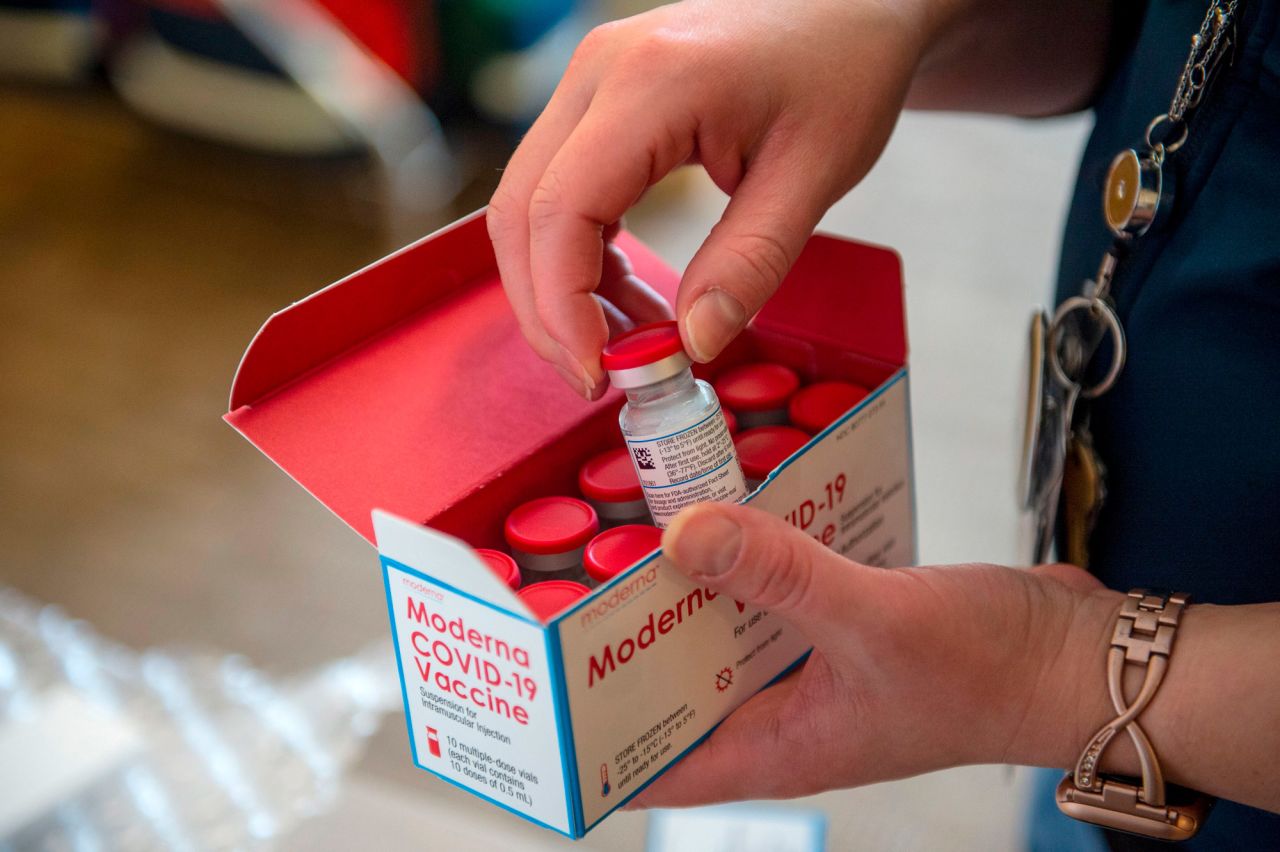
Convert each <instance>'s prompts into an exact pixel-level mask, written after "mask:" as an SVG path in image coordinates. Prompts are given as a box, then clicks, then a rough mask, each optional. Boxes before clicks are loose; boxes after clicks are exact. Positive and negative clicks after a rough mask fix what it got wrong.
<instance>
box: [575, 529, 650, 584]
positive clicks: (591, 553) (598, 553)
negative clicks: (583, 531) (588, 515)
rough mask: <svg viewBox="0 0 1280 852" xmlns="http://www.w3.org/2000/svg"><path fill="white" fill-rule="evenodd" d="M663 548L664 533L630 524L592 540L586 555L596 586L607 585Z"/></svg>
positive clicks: (583, 557)
mask: <svg viewBox="0 0 1280 852" xmlns="http://www.w3.org/2000/svg"><path fill="white" fill-rule="evenodd" d="M661 546H662V530H660V529H658V528H657V527H653V526H648V525H644V524H627V525H626V526H621V527H614V528H613V529H611V530H605V531H604V532H602V533H600V535H598V536H596V537H595V538H593V539H591V542H590V543H589V544H588V545H587V549H586V550H585V551H584V552H583V554H582V564H583V566H584V567H585V568H586V569H587V576H588V577H590V578H591V580H592V582H593V583H594V584H595V585H600V584H602V583H607V582H609V581H610V580H612V579H613V578H614V577H616V576H618V575H619V574H621V573H622V572H623V571H625V570H627V569H628V568H630V567H631V566H632V565H635V564H636V563H637V562H639V561H640V560H641V559H643V558H644V557H646V556H648V555H649V554H650V553H653V552H654V551H655V550H657V549H658V548H659V547H661Z"/></svg>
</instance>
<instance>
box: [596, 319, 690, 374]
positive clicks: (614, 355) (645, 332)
mask: <svg viewBox="0 0 1280 852" xmlns="http://www.w3.org/2000/svg"><path fill="white" fill-rule="evenodd" d="M681 354H684V343H683V342H681V340H680V330H679V328H678V327H677V326H676V324H675V322H674V321H667V322H653V323H649V324H648V325H641V326H637V327H635V328H633V329H631V331H628V332H625V333H624V334H620V335H618V336H617V337H615V338H614V339H613V340H610V341H609V342H608V343H606V344H605V347H604V353H603V354H602V355H601V358H600V364H601V366H603V367H604V368H605V369H606V370H634V369H635V368H636V367H644V366H647V365H649V364H652V363H654V362H656V361H661V360H662V359H663V358H670V357H671V356H672V355H681Z"/></svg>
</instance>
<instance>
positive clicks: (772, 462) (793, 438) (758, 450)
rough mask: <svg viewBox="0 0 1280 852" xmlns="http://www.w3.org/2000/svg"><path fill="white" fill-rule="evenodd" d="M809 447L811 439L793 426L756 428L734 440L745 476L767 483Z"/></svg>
mask: <svg viewBox="0 0 1280 852" xmlns="http://www.w3.org/2000/svg"><path fill="white" fill-rule="evenodd" d="M807 443H809V436H808V435H806V434H805V433H804V432H801V431H800V430H799V429H796V428H794V427H792V426H757V427H756V428H754V429H748V430H747V431H745V432H743V433H742V434H741V435H739V436H738V437H736V438H734V439H733V445H734V446H735V447H737V448H738V461H739V462H741V463H742V472H743V473H744V474H746V476H747V478H748V479H764V478H765V477H766V476H768V475H769V472H770V471H772V470H773V469H774V468H775V467H777V466H778V465H780V464H782V462H783V461H784V460H785V459H786V458H787V456H789V455H791V454H792V453H794V452H795V451H796V450H798V449H800V448H801V447H803V446H804V445H805V444H807Z"/></svg>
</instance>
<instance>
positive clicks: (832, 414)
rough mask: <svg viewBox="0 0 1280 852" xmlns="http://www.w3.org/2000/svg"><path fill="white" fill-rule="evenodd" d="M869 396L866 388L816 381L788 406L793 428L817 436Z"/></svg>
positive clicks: (798, 394) (842, 383)
mask: <svg viewBox="0 0 1280 852" xmlns="http://www.w3.org/2000/svg"><path fill="white" fill-rule="evenodd" d="M869 393H870V391H868V390H867V389H866V388H864V387H861V386H859V385H855V384H851V383H849V382H814V383H813V384H811V385H809V386H808V387H805V388H801V389H800V390H799V391H797V392H796V395H795V396H793V397H791V403H790V404H789V405H788V406H787V411H788V413H789V414H790V416H791V425H792V426H794V427H796V428H797V429H800V430H802V431H804V432H808V433H809V434H810V435H816V434H818V433H819V432H821V431H822V430H823V429H825V428H827V427H828V426H830V425H831V424H832V423H834V422H835V421H836V420H837V419H839V418H840V417H841V416H842V415H843V414H844V413H845V412H846V411H848V410H849V409H850V408H853V407H854V406H855V405H857V404H858V403H860V402H862V400H864V399H866V398H867V394H869Z"/></svg>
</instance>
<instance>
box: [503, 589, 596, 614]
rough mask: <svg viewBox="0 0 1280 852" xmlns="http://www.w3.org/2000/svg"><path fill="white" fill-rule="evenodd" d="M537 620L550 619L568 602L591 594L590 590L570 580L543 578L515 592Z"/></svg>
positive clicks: (567, 604)
mask: <svg viewBox="0 0 1280 852" xmlns="http://www.w3.org/2000/svg"><path fill="white" fill-rule="evenodd" d="M516 594H517V595H519V596H520V600H522V601H524V603H525V606H527V607H529V609H530V610H532V611H533V614H534V615H536V616H537V617H538V620H539V621H550V620H551V618H552V617H553V616H555V615H557V614H559V613H560V612H561V611H562V610H564V608H565V607H567V606H569V604H571V603H573V602H574V601H576V600H578V599H579V598H582V597H586V596H587V595H589V594H591V590H590V589H588V588H587V587H586V586H584V585H582V584H581V583H575V582H573V581H572V580H544V581H543V582H541V583H534V584H532V585H529V586H525V587H524V588H523V589H521V590H520V591H518V592H516Z"/></svg>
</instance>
